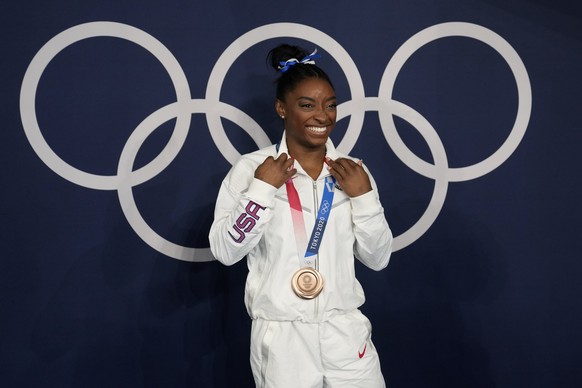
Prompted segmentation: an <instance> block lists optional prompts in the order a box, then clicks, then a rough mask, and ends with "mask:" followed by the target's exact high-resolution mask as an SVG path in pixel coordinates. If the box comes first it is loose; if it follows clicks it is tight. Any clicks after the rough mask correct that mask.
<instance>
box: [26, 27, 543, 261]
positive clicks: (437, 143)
mask: <svg viewBox="0 0 582 388" xmlns="http://www.w3.org/2000/svg"><path fill="white" fill-rule="evenodd" d="M100 36H111V37H117V38H121V39H125V40H128V41H131V42H133V43H136V44H138V45H140V46H141V47H143V48H145V49H146V50H148V51H149V52H150V53H151V54H153V55H154V56H155V57H156V58H157V59H158V60H159V61H160V62H161V63H162V65H163V67H164V68H165V69H166V71H167V72H168V74H169V75H170V79H171V80H172V83H173V85H174V89H175V92H176V102H175V103H172V104H169V105H167V106H165V107H162V108H160V109H158V110H157V111H155V112H153V113H152V114H151V115H149V116H148V117H147V118H146V119H144V120H143V121H142V122H141V123H140V124H139V125H138V126H137V127H136V129H135V130H134V131H133V133H132V134H131V135H130V137H129V139H128V141H127V142H126V144H125V146H124V148H123V150H122V153H121V156H120V159H119V163H118V169H117V175H113V176H105V175H95V174H90V173H87V172H84V171H81V170H78V169H77V168H75V167H73V166H71V165H69V164H67V163H66V162H65V161H63V160H62V159H61V158H60V157H59V156H58V155H56V153H54V151H53V150H52V149H51V148H50V146H49V145H48V143H47V142H46V140H45V139H44V137H43V135H42V132H41V130H40V127H39V125H38V121H37V118H36V106H35V100H36V91H37V87H38V84H39V81H40V78H41V76H42V74H43V72H44V70H45V69H46V67H47V66H48V64H49V63H50V61H51V60H52V59H53V58H54V57H55V56H56V55H57V54H58V53H59V52H60V51H62V50H63V49H65V48H66V47H68V46H69V45H71V44H73V43H76V42H78V41H80V40H83V39H87V38H92V37H100ZM449 36H465V37H470V38H473V39H477V40H480V41H482V42H484V43H486V44H488V45H489V46H491V47H492V48H493V49H495V50H496V51H497V52H498V53H499V54H500V55H501V56H502V57H503V58H504V59H505V60H506V61H507V63H508V64H509V66H510V68H511V70H512V72H513V75H514V77H515V80H516V84H517V90H518V99H519V102H518V112H517V116H516V120H515V123H514V125H513V128H512V130H511V132H510V134H509V136H508V138H507V139H506V141H505V142H504V143H503V145H502V146H501V147H500V148H499V149H498V150H497V151H496V152H495V153H494V154H493V155H491V156H490V157H488V158H487V159H485V160H484V161H482V162H480V163H477V164H475V165H473V166H468V167H462V168H449V166H448V162H447V157H446V152H445V149H444V146H443V144H442V142H441V140H440V138H439V136H438V133H437V131H436V130H435V129H434V128H433V127H432V125H431V124H430V123H429V122H428V121H427V120H426V119H425V118H424V117H423V116H422V115H421V114H420V113H418V112H416V111H414V110H413V109H412V108H411V107H409V106H407V105H404V104H402V103H400V102H397V101H394V100H392V90H393V86H394V83H395V81H396V77H397V75H398V73H399V71H400V69H401V68H402V66H403V65H404V63H405V62H406V61H407V60H408V58H409V57H410V56H411V55H412V54H413V53H414V52H415V51H416V50H418V49H419V48H420V47H422V46H423V45H425V44H427V43H429V42H431V41H433V40H436V39H439V38H444V37H449ZM278 37H294V38H300V39H305V40H308V41H311V42H313V43H315V44H316V45H317V46H319V47H321V48H323V49H324V50H325V51H327V52H328V53H329V54H330V55H331V56H332V57H333V58H335V60H336V61H337V62H338V64H339V65H340V66H341V68H342V70H343V71H344V72H345V74H346V77H347V81H348V85H349V88H350V93H351V97H352V99H351V100H350V101H347V102H345V103H343V104H341V105H340V106H339V107H338V121H339V120H341V119H343V118H345V117H347V116H348V115H349V116H350V123H349V125H348V128H347V130H346V133H345V135H344V138H343V139H342V141H341V142H340V144H339V145H338V147H337V148H338V150H340V151H342V152H344V153H349V152H350V151H351V150H352V148H353V147H354V145H355V144H356V142H357V140H358V138H359V134H360V132H361V129H362V125H363V120H364V115H365V112H366V111H378V113H379V117H380V123H381V126H382V131H383V133H384V136H385V138H386V141H387V142H388V145H389V146H390V147H391V149H392V150H393V151H394V153H395V154H396V156H398V158H400V159H401V160H402V161H403V162H404V163H405V164H406V165H407V166H408V167H409V168H411V169H412V170H413V171H415V172H417V173H419V174H421V175H423V176H426V177H428V178H431V179H434V181H435V186H434V190H433V195H432V198H431V200H430V203H429V205H428V207H427V209H426V211H425V212H424V214H423V215H422V216H421V217H420V219H419V220H418V221H417V222H416V223H415V224H414V225H413V226H412V227H411V228H410V229H408V230H407V231H406V232H404V233H402V234H401V235H399V236H396V237H395V240H394V251H397V250H400V249H402V248H405V247H406V246H408V245H410V244H412V243H413V242H414V241H416V240H417V239H418V238H420V236H422V235H423V234H424V233H425V232H426V231H427V230H428V229H429V228H430V226H431V225H432V224H433V222H434V221H435V219H436V218H437V216H438V214H439V212H440V210H441V209H442V206H443V204H444V201H445V197H446V193H447V188H448V183H449V182H459V181H463V180H470V179H475V178H478V177H480V176H483V175H485V174H487V173H489V172H491V171H492V170H494V169H495V168H497V167H499V166H500V165H501V164H502V163H503V162H504V161H505V160H506V159H507V158H508V157H509V156H510V155H511V154H512V153H513V152H514V151H515V149H516V148H517V146H518V145H519V143H520V141H521V139H522V138H523V136H524V134H525V131H526V129H527V125H528V122H529V117H530V114H531V104H532V95H531V85H530V82H529V77H528V74H527V70H526V68H525V66H524V64H523V62H522V61H521V59H520V57H519V55H518V54H517V53H516V52H515V50H514V49H513V48H512V47H511V46H510V45H509V43H507V42H506V41H505V40H504V39H503V38H501V37H500V36H499V35H497V34H496V33H494V32H493V31H491V30H488V29H486V28H484V27H481V26H478V25H475V24H470V23H461V22H456V23H443V24H438V25H435V26H432V27H429V28H427V29H425V30H423V31H421V32H419V33H417V34H416V35H414V36H413V37H411V38H410V39H409V40H408V41H406V42H405V43H404V44H403V45H402V46H401V47H400V49H398V50H397V52H396V53H395V54H394V56H393V57H392V59H391V60H390V62H389V63H388V65H387V67H386V70H385V72H384V75H383V77H382V80H381V83H380V87H379V93H378V94H379V97H366V96H365V94H364V86H363V82H362V79H361V77H360V74H359V72H358V70H357V68H356V65H355V63H354V61H353V60H352V59H351V57H350V56H349V54H348V53H347V52H346V51H345V50H344V49H343V47H342V46H341V45H340V44H339V43H337V42H336V41H335V40H334V39H332V38H331V37H330V36H328V35H326V34H324V33H323V32H321V31H319V30H317V29H315V28H313V27H309V26H305V25H301V24H295V23H274V24H269V25H264V26H261V27H258V28H255V29H253V30H251V31H249V32H247V33H246V34H244V35H242V36H241V37H239V38H238V39H236V40H235V41H234V42H233V43H232V44H231V45H230V46H229V47H228V48H227V49H226V50H225V51H224V52H223V54H222V55H221V56H220V58H219V59H218V60H217V62H216V64H215V66H214V68H213V70H212V72H211V74H210V76H209V80H208V85H207V89H206V98H205V99H191V96H190V89H189V86H188V81H187V79H186V76H185V74H184V72H183V70H182V68H181V67H180V65H179V64H178V62H177V60H176V59H175V57H174V56H173V55H172V54H171V52H170V51H168V49H167V48H166V47H165V46H164V45H163V44H161V43H160V42H159V41H158V40H156V39H155V38H153V37H152V36H151V35H149V34H147V33H145V32H143V31H142V30H139V29H137V28H135V27H132V26H128V25H126V24H121V23H114V22H91V23H86V24H80V25H77V26H74V27H72V28H70V29H68V30H65V31H63V32H61V33H60V34H58V35H56V36H55V37H54V38H52V39H51V40H49V41H48V42H47V43H46V44H45V45H44V46H43V47H42V48H41V49H40V50H39V52H38V53H37V54H36V55H35V57H34V58H33V60H32V61H31V63H30V65H29V67H28V69H27V71H26V74H25V76H24V79H23V82H22V89H21V94H20V114H21V119H22V124H23V128H24V131H25V134H26V136H27V138H28V141H29V142H30V144H31V145H32V147H33V149H34V151H35V152H36V153H37V154H38V156H39V157H40V159H41V160H42V161H43V162H44V163H45V164H46V165H47V166H48V167H49V168H50V169H52V170H53V171H54V172H56V173H57V174H59V175H60V176H62V177H63V178H65V179H67V180H69V181H70V182H72V183H75V184H77V185H80V186H83V187H87V188H92V189H98V190H117V191H118V196H119V201H120V204H121V207H122V210H123V212H124V215H125V217H126V218H127V220H128V222H129V224H130V225H131V227H132V228H133V229H134V230H135V232H136V233H137V234H138V235H139V236H140V238H141V239H142V240H143V241H145V242H146V243H147V244H148V245H150V246H151V247H152V248H154V249H155V250H157V251H158V252H160V253H163V254H165V255H167V256H169V257H172V258H175V259H179V260H185V261H195V262H201V261H210V260H213V257H212V254H211V253H210V249H209V248H191V247H184V246H181V245H178V244H175V243H172V242H170V241H168V240H166V239H165V238H163V237H161V236H160V235H159V234H158V233H156V232H155V231H154V230H153V229H152V228H151V227H150V226H149V225H148V224H147V223H146V222H145V220H144V219H143V217H142V216H141V214H140V212H139V209H138V208H137V204H136V202H135V199H134V197H133V187H134V186H137V185H139V184H141V183H144V182H146V181H148V180H150V179H152V178H153V177H155V176H156V175H158V174H159V173H160V172H162V171H163V170H164V169H165V168H166V167H167V166H168V165H169V164H170V163H171V162H172V161H173V160H174V158H175V157H176V156H177V154H178V153H179V152H180V150H181V148H182V146H183V145H184V142H185V139H186V136H187V134H188V130H189V127H190V122H191V115H192V114H195V113H204V114H206V119H207V123H208V129H209V131H210V134H211V137H212V139H213V141H214V142H215V143H216V145H217V147H218V149H219V150H220V152H221V153H222V155H223V157H224V158H225V159H226V160H227V161H228V162H230V163H231V164H233V163H234V162H235V161H236V160H237V159H238V157H239V156H240V154H239V152H238V151H237V150H236V149H235V147H234V146H233V145H232V143H231V142H230V140H229V139H228V138H227V136H226V134H225V131H224V128H223V127H222V123H221V117H224V118H226V119H228V120H230V121H232V122H233V123H235V124H237V125H239V126H240V127H241V128H242V129H243V130H244V131H245V132H247V133H248V134H249V135H250V136H251V138H252V139H253V140H254V142H255V143H256V144H257V146H259V147H264V146H267V145H269V144H270V140H269V138H268V137H267V135H266V133H265V131H264V130H263V129H262V128H261V127H260V126H259V125H258V124H257V123H256V122H255V121H254V120H253V119H252V118H251V117H249V116H248V115H247V114H246V113H244V112H242V111H241V110H240V109H238V108H235V107H233V106H231V105H228V104H225V103H223V102H220V91H221V88H222V82H223V81H224V79H225V77H226V74H227V72H228V70H229V68H230V65H231V64H232V63H233V62H234V61H235V60H236V58H238V56H240V55H241V54H242V53H243V52H244V51H245V50H247V49H248V48H250V47H251V46H253V45H255V44H257V43H259V42H262V41H265V40H268V39H272V38H278ZM394 115H395V116H398V117H400V118H402V119H404V120H406V121H408V122H409V123H410V124H412V125H413V126H414V127H415V128H417V130H418V131H419V133H420V134H421V135H422V136H423V138H424V139H425V141H426V142H427V144H428V146H429V148H430V151H431V154H432V157H433V160H434V164H430V163H427V162H425V161H424V160H422V159H420V158H419V157H418V156H416V155H415V154H414V153H413V152H412V151H410V150H409V149H408V148H407V147H406V145H405V144H404V142H403V141H402V139H401V138H400V137H399V135H398V132H397V130H396V128H395V125H394V120H393V116H394ZM174 118H175V119H176V124H175V127H174V131H173V133H172V136H171V137H170V139H169V141H168V144H166V146H165V147H164V149H163V150H162V151H161V153H160V154H159V155H158V156H157V157H155V158H154V159H153V160H152V161H151V162H149V163H148V164H147V165H145V166H143V167H141V168H140V169H137V170H135V171H134V170H133V165H134V162H135V158H136V155H137V153H138V151H139V149H140V148H141V146H142V144H143V143H144V141H145V140H146V139H147V138H148V136H149V135H150V134H151V133H153V132H154V131H155V129H156V128H158V127H159V126H160V125H162V124H163V123H165V122H167V121H169V120H171V119H174Z"/></svg>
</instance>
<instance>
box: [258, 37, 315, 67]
mask: <svg viewBox="0 0 582 388" xmlns="http://www.w3.org/2000/svg"><path fill="white" fill-rule="evenodd" d="M307 55H309V53H308V52H307V51H306V50H305V49H303V48H301V47H299V46H293V45H289V44H281V45H279V46H277V47H275V48H274V49H272V50H271V51H269V54H268V56H267V60H268V63H269V65H271V67H272V68H273V69H275V71H279V69H280V63H281V62H285V61H287V60H289V59H293V58H296V59H301V58H304V57H306V56H307Z"/></svg>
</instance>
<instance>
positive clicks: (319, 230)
mask: <svg viewBox="0 0 582 388" xmlns="http://www.w3.org/2000/svg"><path fill="white" fill-rule="evenodd" d="M285 189H286V190H287V198H288V199H289V208H290V209H291V219H292V220H293V231H294V232H295V243H296V245H297V254H298V255H299V254H300V252H302V251H303V249H306V251H305V255H304V256H303V265H302V267H313V266H314V264H315V258H316V257H317V253H318V252H319V248H320V246H321V239H322V238H323V233H324V232H325V227H326V226H327V221H328V219H329V214H330V212H331V205H332V203H333V197H334V194H335V178H334V177H333V176H327V177H325V185H324V191H323V197H322V198H321V203H320V205H319V210H318V212H317V218H316V219H315V225H313V231H312V232H311V237H310V238H309V243H308V242H307V236H306V234H305V221H304V219H303V208H302V207H301V200H300V199H299V194H298V193H297V190H296V189H295V185H294V184H293V179H289V180H288V181H287V182H285ZM305 247H307V248H305Z"/></svg>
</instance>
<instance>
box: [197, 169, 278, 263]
mask: <svg viewBox="0 0 582 388" xmlns="http://www.w3.org/2000/svg"><path fill="white" fill-rule="evenodd" d="M254 169H255V166H253V165H251V164H249V163H248V161H246V163H245V161H244V160H243V161H241V162H238V163H237V164H236V165H235V166H234V167H233V168H232V169H231V170H230V172H229V173H228V175H227V176H226V178H225V179H224V181H223V182H222V185H221V187H220V190H219V193H218V197H217V200H216V208H215V210H214V221H213V223H212V226H211V227H210V234H209V236H208V238H209V241H210V250H211V251H212V254H213V255H214V257H215V258H216V259H217V260H218V261H220V262H221V263H223V264H225V265H232V264H235V263H236V262H238V261H239V260H241V259H242V258H243V257H245V256H246V255H247V253H249V252H250V251H251V250H252V249H253V248H254V247H255V246H256V245H257V244H258V243H259V241H260V239H261V237H262V236H263V233H264V230H265V227H266V226H267V224H268V222H269V219H270V218H271V215H272V208H273V204H274V199H275V193H276V192H277V189H276V188H275V187H273V186H271V185H270V184H268V183H265V182H263V181H261V180H259V179H256V178H254V172H255V171H254Z"/></svg>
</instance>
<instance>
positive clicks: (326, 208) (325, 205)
mask: <svg viewBox="0 0 582 388" xmlns="http://www.w3.org/2000/svg"><path fill="white" fill-rule="evenodd" d="M328 211H329V202H328V201H327V200H324V201H323V203H322V204H321V214H325V213H327V212H328Z"/></svg>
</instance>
